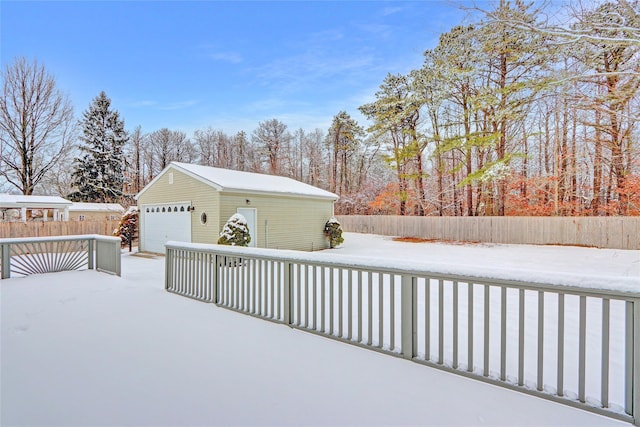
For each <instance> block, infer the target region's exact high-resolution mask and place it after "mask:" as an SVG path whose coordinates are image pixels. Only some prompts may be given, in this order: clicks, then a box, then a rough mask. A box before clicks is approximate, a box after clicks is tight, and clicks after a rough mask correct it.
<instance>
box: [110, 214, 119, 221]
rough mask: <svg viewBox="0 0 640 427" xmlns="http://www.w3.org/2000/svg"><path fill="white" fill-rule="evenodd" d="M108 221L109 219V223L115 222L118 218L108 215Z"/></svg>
mask: <svg viewBox="0 0 640 427" xmlns="http://www.w3.org/2000/svg"><path fill="white" fill-rule="evenodd" d="M109 219H110V220H111V221H115V220H117V219H118V217H117V216H115V215H110V216H109Z"/></svg>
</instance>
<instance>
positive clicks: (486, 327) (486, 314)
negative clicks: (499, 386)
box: [482, 285, 489, 377]
mask: <svg viewBox="0 0 640 427" xmlns="http://www.w3.org/2000/svg"><path fill="white" fill-rule="evenodd" d="M483 362H484V369H483V371H482V375H484V376H485V377H488V376H489V285H484V360H483Z"/></svg>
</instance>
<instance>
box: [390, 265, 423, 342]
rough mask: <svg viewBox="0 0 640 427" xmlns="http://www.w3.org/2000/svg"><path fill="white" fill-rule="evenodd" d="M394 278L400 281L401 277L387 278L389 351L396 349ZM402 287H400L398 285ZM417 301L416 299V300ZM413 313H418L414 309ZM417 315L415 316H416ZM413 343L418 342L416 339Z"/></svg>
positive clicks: (391, 276) (415, 329)
mask: <svg viewBox="0 0 640 427" xmlns="http://www.w3.org/2000/svg"><path fill="white" fill-rule="evenodd" d="M396 277H398V278H399V279H400V280H402V276H395V275H390V276H389V288H390V289H389V329H390V335H391V336H390V337H389V342H390V346H391V348H390V349H391V350H395V348H396V295H395V294H396ZM400 286H402V285H400ZM416 300H417V298H416ZM414 313H418V310H417V309H416V310H415V311H414ZM416 315H417V314H416ZM414 331H417V326H416V327H415V328H414ZM415 341H418V340H417V339H416V340H415ZM414 354H418V351H417V350H415V351H414Z"/></svg>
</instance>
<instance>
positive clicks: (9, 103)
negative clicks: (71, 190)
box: [0, 58, 74, 195]
mask: <svg viewBox="0 0 640 427" xmlns="http://www.w3.org/2000/svg"><path fill="white" fill-rule="evenodd" d="M73 131H74V123H73V109H72V107H71V104H70V102H69V100H68V98H67V97H66V96H65V95H63V94H62V93H61V92H60V91H59V90H58V89H57V87H56V81H55V78H54V77H53V76H52V75H51V74H49V73H48V72H47V71H46V70H45V68H44V66H42V65H40V64H38V62H37V61H34V62H28V61H27V60H26V59H25V58H17V59H16V60H15V61H14V62H13V63H12V64H9V65H7V67H6V69H5V70H4V71H3V72H2V96H1V97H0V144H1V145H0V146H1V147H2V148H1V149H0V154H2V162H0V163H1V166H0V176H3V177H4V178H5V179H6V180H7V182H8V183H9V184H11V185H12V186H13V187H15V188H17V189H18V190H19V191H20V192H22V194H26V195H30V194H33V191H34V189H35V188H36V187H37V186H38V184H40V183H41V182H42V181H43V179H45V177H46V176H47V174H48V173H49V172H50V170H51V169H52V167H53V166H55V165H56V163H57V162H58V160H59V159H60V158H61V157H62V156H63V155H64V154H65V150H66V149H67V147H68V145H69V141H70V140H71V138H72V137H73Z"/></svg>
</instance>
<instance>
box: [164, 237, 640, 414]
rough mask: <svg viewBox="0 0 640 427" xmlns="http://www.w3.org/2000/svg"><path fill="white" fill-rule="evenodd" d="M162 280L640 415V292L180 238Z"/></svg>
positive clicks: (323, 330) (461, 369)
mask: <svg viewBox="0 0 640 427" xmlns="http://www.w3.org/2000/svg"><path fill="white" fill-rule="evenodd" d="M165 287H166V289H167V290H168V291H169V292H174V293H177V294H180V295H183V296H186V297H190V298H194V299H197V300H201V301H205V302H210V303H215V304H217V305H218V306H221V307H224V308H228V309H232V310H236V311H239V312H242V313H246V314H249V315H252V316H256V317H260V318H263V319H267V320H271V321H275V322H279V323H284V324H287V325H290V326H292V327H295V328H299V329H303V330H307V331H310V332H313V333H317V334H321V335H324V336H327V337H331V338H334V339H337V340H340V341H343V342H347V343H350V344H354V345H358V346H362V347H366V348H371V349H374V350H377V351H380V352H383V353H387V354H391V355H395V356H399V357H404V358H407V359H411V360H413V361H415V362H418V363H422V364H426V365H429V366H433V367H436V368H440V369H444V370H447V371H450V372H455V373H458V374H462V375H465V376H468V377H471V378H476V379H480V380H483V381H486V382H489V383H493V384H497V385H501V386H504V387H508V388H511V389H514V390H518V391H522V392H525V393H529V394H533V395H536V396H540V397H544V398H547V399H550V400H554V401H558V402H562V403H564V404H568V405H571V406H575V407H578V408H582V409H586V410H589V411H592V412H596V413H600V414H604V415H607V416H610V417H613V418H617V419H621V420H625V421H628V422H631V423H634V424H636V425H640V292H633V293H626V292H619V291H613V290H604V289H585V288H578V287H569V286H555V285H553V284H539V283H526V282H517V281H506V280H493V279H485V278H478V277H466V276H454V275H450V274H439V273H437V272H426V271H417V270H415V271H414V270H410V269H398V268H394V267H393V266H382V265H367V264H365V263H363V262H362V261H361V260H358V261H354V260H350V261H348V260H347V261H340V262H338V261H336V260H335V259H333V258H331V257H330V255H329V256H327V255H326V254H300V253H297V252H288V251H276V250H268V249H258V250H256V249H253V248H232V247H224V246H217V245H193V244H180V243H177V242H169V243H168V244H167V246H166V283H165Z"/></svg>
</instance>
